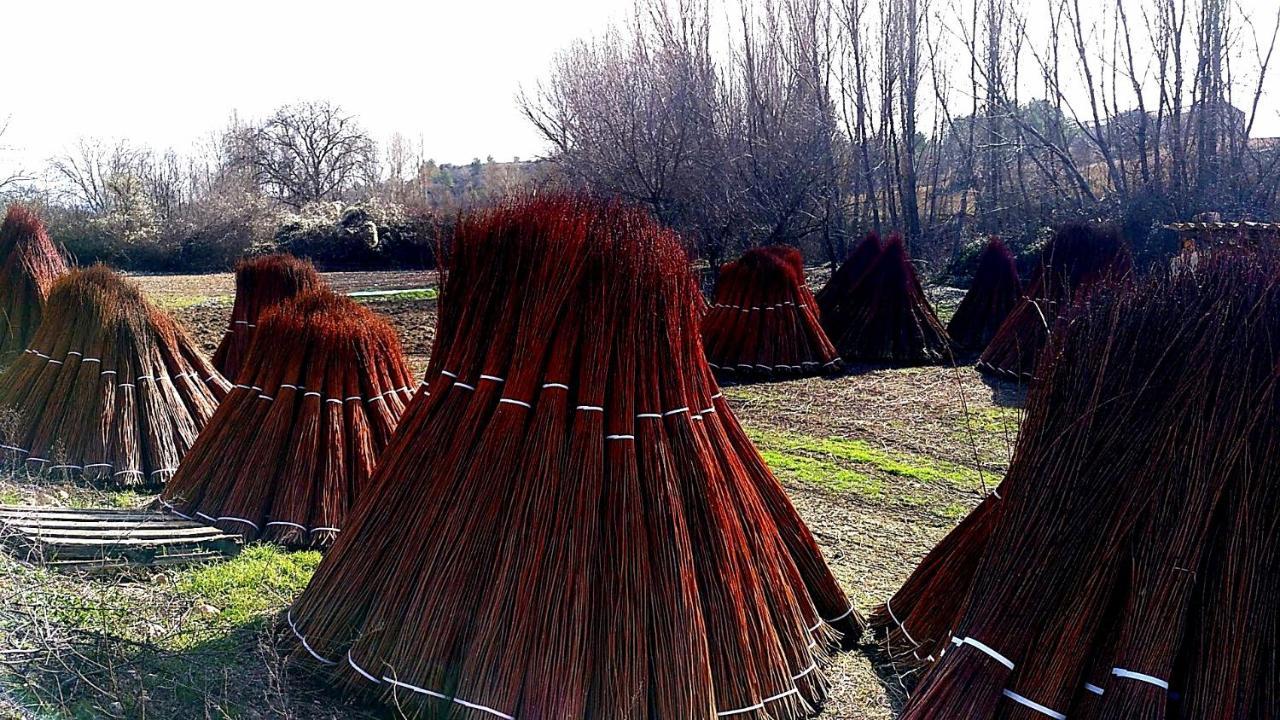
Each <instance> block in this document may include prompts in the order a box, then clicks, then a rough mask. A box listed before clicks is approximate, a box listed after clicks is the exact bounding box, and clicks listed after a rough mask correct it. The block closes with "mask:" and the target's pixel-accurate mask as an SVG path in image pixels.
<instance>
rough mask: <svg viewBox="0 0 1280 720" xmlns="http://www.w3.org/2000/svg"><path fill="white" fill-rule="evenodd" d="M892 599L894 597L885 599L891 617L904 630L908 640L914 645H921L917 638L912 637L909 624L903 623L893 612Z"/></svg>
mask: <svg viewBox="0 0 1280 720" xmlns="http://www.w3.org/2000/svg"><path fill="white" fill-rule="evenodd" d="M892 601H893V598H890V599H888V600H885V601H884V609H885V610H888V611H889V617H890V618H891V619H892V620H893V622H894V623H895V624H896V625H897V626H898V629H899V630H901V631H902V634H903V635H905V636H906V638H907V642H910V643H911V644H912V645H915V646H917V647H919V646H920V643H918V642H916V639H915V638H913V637H911V633H909V632H907V626H906V625H904V624H902V621H901V620H899V619H898V616H897V615H894V614H893V606H892V605H890V603H891V602H892Z"/></svg>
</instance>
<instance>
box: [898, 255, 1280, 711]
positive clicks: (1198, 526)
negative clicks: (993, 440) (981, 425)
mask: <svg viewBox="0 0 1280 720" xmlns="http://www.w3.org/2000/svg"><path fill="white" fill-rule="evenodd" d="M1276 337H1280V265H1278V264H1277V263H1276V262H1275V261H1274V259H1265V258H1263V257H1260V256H1258V255H1246V254H1219V255H1217V256H1213V257H1207V258H1204V259H1202V262H1201V264H1200V266H1199V267H1198V268H1197V269H1196V270H1195V271H1193V272H1184V273H1181V274H1179V275H1177V276H1170V275H1164V274H1162V275H1159V276H1157V277H1154V278H1152V279H1150V280H1147V281H1144V282H1143V283H1141V284H1129V283H1125V282H1112V283H1108V284H1107V285H1104V286H1100V287H1099V288H1096V289H1095V291H1094V292H1093V293H1092V294H1091V295H1090V297H1089V298H1087V299H1086V300H1084V301H1082V302H1080V303H1077V304H1075V305H1074V306H1072V307H1071V308H1070V309H1068V310H1067V311H1066V312H1065V315H1064V316H1063V317H1062V318H1061V319H1060V321H1059V324H1058V325H1057V326H1056V328H1055V331H1054V334H1053V336H1052V338H1051V339H1050V341H1049V345H1048V346H1047V348H1046V350H1045V354H1044V356H1043V358H1042V360H1041V363H1040V368H1041V369H1040V371H1039V372H1038V374H1039V377H1038V379H1037V381H1036V383H1034V384H1033V385H1032V387H1031V394H1030V396H1029V399H1028V409H1027V418H1026V421H1025V422H1024V425H1023V428H1022V431H1021V434H1020V436H1019V441H1018V447H1017V449H1016V451H1015V455H1014V459H1013V463H1012V465H1011V467H1010V470H1009V474H1008V476H1007V477H1006V479H1005V481H1004V483H1003V484H1002V485H1001V488H1000V499H999V500H998V501H997V500H988V503H992V502H997V503H998V506H999V508H1000V509H999V513H998V517H997V518H996V520H995V523H994V527H993V528H992V530H991V532H990V535H989V538H988V539H987V541H986V542H985V545H984V548H983V550H982V552H981V557H980V560H979V562H978V565H977V567H976V571H975V572H974V573H973V574H972V579H971V580H969V581H967V582H964V583H957V587H956V591H957V593H960V594H961V595H963V598H962V600H961V601H960V602H958V603H949V602H948V601H947V599H946V598H941V597H940V596H934V597H936V598H937V599H938V600H941V602H938V600H935V601H934V602H936V603H937V605H938V609H937V612H942V611H944V610H946V611H947V612H948V613H950V614H952V618H951V619H950V620H949V621H947V622H945V623H944V622H942V621H937V622H936V626H938V627H942V626H945V627H949V628H951V630H950V632H951V634H952V637H951V639H950V645H949V648H948V649H947V650H946V652H945V654H942V655H941V656H940V657H938V658H937V660H936V662H935V663H933V664H932V666H931V667H929V669H928V670H927V671H926V672H925V673H924V674H923V676H922V677H921V679H920V681H919V684H918V686H917V687H916V688H915V692H914V693H913V694H912V695H911V697H910V699H909V700H908V703H907V706H906V708H905V709H904V711H903V715H902V717H903V718H904V719H908V720H920V719H921V718H943V717H963V718H974V719H976V720H981V718H996V717H999V718H1012V719H1014V720H1031V719H1032V718H1035V719H1037V720H1039V719H1042V718H1045V717H1049V718H1056V719H1058V720H1061V719H1062V718H1066V717H1071V718H1084V719H1090V718H1105V719H1107V720H1112V719H1115V718H1137V719H1139V720H1148V719H1149V720H1156V719H1163V718H1171V717H1197V718H1199V717H1271V716H1273V715H1274V710H1275V705H1274V701H1275V699H1274V694H1273V693H1274V689H1275V688H1276V687H1277V685H1280V682H1278V681H1277V678H1278V677H1280V675H1277V672H1278V671H1280V667H1277V664H1276V663H1275V660H1274V656H1275V652H1274V648H1275V645H1274V641H1275V638H1276V621H1275V617H1276V615H1277V610H1280V603H1278V602H1277V599H1276V595H1275V593H1274V592H1272V591H1273V590H1274V589H1276V587H1277V583H1276V581H1275V578H1274V573H1273V570H1274V568H1276V567H1277V566H1278V565H1280V563H1278V562H1277V556H1278V555H1280V553H1277V551H1276V547H1277V546H1276V544H1275V539H1276V537H1277V535H1276V531H1277V526H1278V517H1277V516H1278V515H1280V513H1278V512H1277V507H1276V503H1275V502H1274V501H1273V500H1274V490H1273V488H1274V487H1276V483H1277V482H1280V469H1278V468H1280V464H1278V463H1277V462H1276V460H1275V453H1276V451H1277V450H1278V449H1280V398H1278V395H1280V393H1278V392H1277V383H1278V382H1280V354H1278V353H1280V351H1278V350H1277V346H1276V343H1275V338H1276ZM983 507H986V504H984V506H983ZM934 559H935V558H933V555H932V554H931V556H930V558H929V559H928V563H932V562H933V561H934ZM941 574H942V573H935V577H938V576H941ZM916 579H917V578H915V577H914V576H913V582H915V581H916ZM904 589H905V588H904ZM923 597H924V594H923V593H921V594H920V595H919V596H918V598H923ZM948 608H954V609H948ZM924 611H927V609H926V608H922V607H921V606H920V604H919V601H917V603H916V606H915V607H913V608H911V610H910V612H911V615H912V616H913V617H914V616H917V615H919V614H920V613H921V612H924ZM1254 623H1256V625H1255V624H1254ZM910 628H911V626H910V621H908V629H910ZM1246 628H1247V629H1246Z"/></svg>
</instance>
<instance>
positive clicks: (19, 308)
mask: <svg viewBox="0 0 1280 720" xmlns="http://www.w3.org/2000/svg"><path fill="white" fill-rule="evenodd" d="M0 257H3V258H4V261H3V262H4V264H3V265H0V358H8V357H10V356H12V355H13V354H14V353H17V352H20V351H22V350H23V349H24V348H26V346H27V342H28V341H29V340H30V339H31V336H32V334H33V333H34V332H35V330H36V328H37V327H38V326H39V325H40V318H41V317H42V315H43V313H44V304H45V298H47V297H48V296H49V288H50V287H52V286H53V281H54V280H56V279H57V278H58V276H59V275H62V274H63V273H65V272H66V271H67V261H66V259H65V258H64V257H63V256H62V253H61V252H59V251H58V249H57V248H56V247H55V246H54V244H53V241H52V240H50V239H49V233H48V232H47V231H46V230H45V228H44V223H43V222H41V221H40V217H39V216H38V215H36V213H35V212H34V211H33V210H31V209H30V208H27V207H24V206H22V205H10V206H9V211H8V213H7V214H6V215H5V218H4V224H3V225H0Z"/></svg>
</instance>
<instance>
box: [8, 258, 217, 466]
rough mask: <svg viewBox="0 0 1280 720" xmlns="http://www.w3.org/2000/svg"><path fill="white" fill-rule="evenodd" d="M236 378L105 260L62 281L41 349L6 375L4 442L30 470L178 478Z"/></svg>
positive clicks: (38, 341)
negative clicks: (7, 416)
mask: <svg viewBox="0 0 1280 720" xmlns="http://www.w3.org/2000/svg"><path fill="white" fill-rule="evenodd" d="M229 389H230V385H229V384H228V383H227V381H226V380H224V379H223V378H222V376H221V375H219V374H218V372H217V371H216V370H214V369H213V366H212V365H210V364H209V363H208V361H207V360H205V359H204V357H203V356H202V355H201V354H200V352H199V350H197V349H196V347H195V344H194V343H193V342H192V341H191V339H190V338H189V337H188V336H187V334H186V332H184V331H183V330H182V329H181V328H180V327H179V326H178V325H177V324H176V323H175V322H174V321H173V319H172V318H170V317H169V316H168V315H166V314H164V313H163V312H161V311H159V310H157V309H155V308H154V307H152V306H151V305H150V304H149V303H148V302H147V301H146V300H145V299H144V298H143V296H142V293H141V291H140V290H139V289H138V288H137V286H136V285H133V284H132V283H129V282H127V281H126V280H124V279H123V278H121V277H120V276H119V275H116V274H115V273H114V272H112V271H111V270H108V269H107V268H105V267H102V266H94V267H91V268H89V269H87V270H75V271H72V272H70V273H67V274H66V275H63V276H62V277H61V278H59V279H58V280H57V281H55V282H54V285H53V288H52V289H51V290H50V292H49V300H48V303H47V305H46V307H45V312H44V318H43V319H42V320H41V322H40V327H39V328H38V329H37V330H36V332H35V335H34V336H33V337H32V340H31V344H30V346H29V347H28V348H27V349H26V351H25V352H23V353H22V354H20V355H19V356H18V358H17V359H16V360H15V361H14V363H13V364H12V365H10V366H9V368H8V369H6V370H5V372H4V373H3V374H2V375H0V407H5V408H8V409H10V410H11V413H10V414H11V416H12V421H11V422H9V423H7V424H6V425H7V426H6V427H4V428H3V444H4V450H5V451H6V453H7V454H8V455H9V456H10V457H11V458H15V459H17V460H19V461H24V462H25V464H26V466H27V469H28V471H31V472H39V471H56V472H61V473H70V474H72V475H82V476H83V477H84V478H86V479H88V480H91V481H98V482H110V483H113V484H117V485H154V484H159V483H162V482H164V481H165V480H167V479H168V478H169V477H170V476H172V474H173V472H174V471H175V470H176V469H177V466H178V461H179V460H180V459H181V458H182V456H183V454H185V453H186V451H187V450H188V449H189V448H190V447H191V445H192V443H194V442H195V439H196V435H197V434H199V432H200V429H201V428H203V427H204V425H205V423H206V422H208V420H209V418H210V417H211V416H212V415H213V412H214V410H215V408H216V407H217V404H218V401H219V400H220V399H221V398H222V397H224V396H225V395H226V393H227V391H228V390H229Z"/></svg>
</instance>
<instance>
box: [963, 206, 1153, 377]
mask: <svg viewBox="0 0 1280 720" xmlns="http://www.w3.org/2000/svg"><path fill="white" fill-rule="evenodd" d="M1132 269H1133V259H1132V257H1131V256H1130V255H1129V249H1128V247H1126V246H1125V244H1124V241H1123V240H1121V239H1120V234H1119V232H1118V231H1117V230H1116V229H1115V228H1114V227H1110V226H1099V225H1089V224H1087V223H1069V224H1067V225H1064V226H1063V227H1061V228H1059V229H1058V231H1057V232H1056V233H1054V236H1053V238H1052V239H1051V240H1050V241H1049V244H1048V245H1046V246H1045V248H1044V250H1043V251H1041V253H1040V263H1039V265H1037V266H1036V269H1035V274H1034V275H1032V277H1031V283H1030V284H1029V285H1028V286H1027V292H1026V296H1025V297H1023V298H1022V300H1021V301H1020V302H1019V303H1018V304H1017V305H1016V306H1014V308H1013V310H1012V311H1010V312H1009V316H1008V317H1006V318H1005V319H1004V322H1003V323H1001V324H1000V329H999V330H997V331H996V334H995V336H994V337H993V338H991V342H989V343H988V344H987V347H986V349H985V350H983V351H982V356H981V357H980V358H979V359H978V369H979V370H981V371H983V372H986V373H990V374H993V375H1002V376H1005V377H1009V378H1028V377H1030V376H1031V374H1032V373H1033V372H1034V371H1035V364H1036V359H1037V358H1038V357H1039V356H1040V350H1041V349H1042V348H1044V346H1045V343H1046V342H1047V340H1048V338H1049V330H1050V329H1051V328H1052V327H1053V322H1054V319H1055V318H1057V317H1058V313H1060V312H1062V309H1063V308H1064V307H1065V306H1067V305H1070V304H1071V303H1072V301H1073V300H1081V299H1084V298H1085V297H1087V296H1088V294H1089V293H1090V292H1091V291H1092V290H1093V288H1094V287H1095V286H1097V285H1099V284H1100V283H1103V282H1105V281H1107V280H1113V279H1118V278H1123V277H1126V276H1128V274H1129V272H1130V270H1132Z"/></svg>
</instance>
